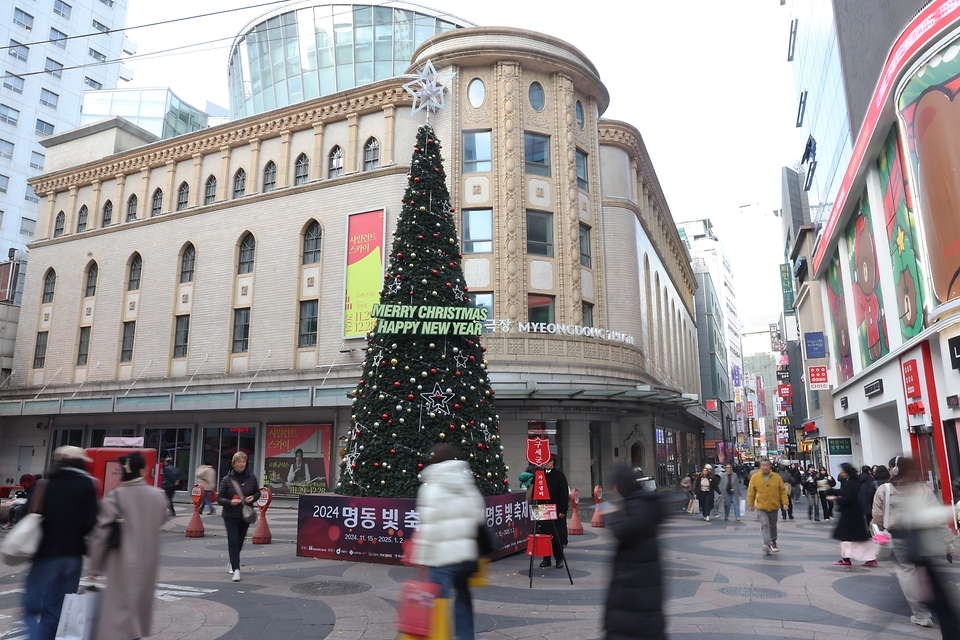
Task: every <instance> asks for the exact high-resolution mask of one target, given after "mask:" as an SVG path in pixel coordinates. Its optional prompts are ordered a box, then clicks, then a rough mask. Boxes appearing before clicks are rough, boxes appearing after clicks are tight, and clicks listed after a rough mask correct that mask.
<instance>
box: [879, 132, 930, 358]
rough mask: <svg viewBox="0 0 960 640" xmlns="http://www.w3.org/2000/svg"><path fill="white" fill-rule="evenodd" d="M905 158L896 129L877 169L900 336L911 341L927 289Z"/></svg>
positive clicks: (922, 317) (919, 328) (919, 322)
mask: <svg viewBox="0 0 960 640" xmlns="http://www.w3.org/2000/svg"><path fill="white" fill-rule="evenodd" d="M901 157H902V156H901V153H900V143H899V141H898V140H897V128H896V127H893V128H891V130H890V135H888V136H887V139H886V141H885V142H884V143H883V150H882V151H881V152H880V157H879V158H877V168H878V169H880V188H881V190H882V191H883V213H884V218H885V220H886V229H887V242H888V245H889V249H890V258H891V262H892V263H893V280H894V282H895V283H896V288H897V295H896V300H897V310H898V312H899V315H900V334H901V335H902V336H903V339H904V340H909V339H910V338H912V337H913V336H915V335H917V334H918V333H920V332H921V331H922V330H923V326H924V321H925V312H924V286H923V269H922V268H921V265H920V252H919V251H918V249H917V237H918V235H917V220H916V214H915V212H914V211H913V210H912V209H913V207H912V206H911V205H912V202H910V201H908V199H907V196H908V191H907V184H906V180H905V179H904V174H903V164H902V163H901ZM910 200H912V198H911V199H910Z"/></svg>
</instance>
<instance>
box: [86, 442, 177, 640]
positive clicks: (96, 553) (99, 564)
mask: <svg viewBox="0 0 960 640" xmlns="http://www.w3.org/2000/svg"><path fill="white" fill-rule="evenodd" d="M117 462H119V463H120V467H121V469H122V470H123V475H121V477H120V484H119V485H118V486H117V487H116V488H115V489H114V490H113V491H110V492H109V493H107V495H105V496H104V497H103V501H102V502H101V503H100V515H99V516H98V517H97V526H96V528H95V529H94V531H93V535H92V536H91V538H90V554H89V555H90V565H89V571H90V573H91V575H94V576H95V575H97V574H103V575H105V576H106V577H107V587H106V590H105V591H104V592H103V596H102V599H101V601H100V616H99V618H98V619H97V629H96V634H95V635H94V636H93V637H94V640H130V639H131V638H143V637H145V636H148V635H150V622H151V619H152V617H153V603H154V600H155V595H154V594H155V591H156V582H157V571H158V565H159V563H160V527H162V526H163V524H164V523H165V522H166V520H167V500H166V498H165V497H164V495H163V493H161V492H160V491H157V490H156V488H155V487H151V486H150V485H148V484H147V483H146V481H145V480H144V478H145V477H146V475H147V461H146V459H145V458H144V457H143V454H142V453H140V452H139V451H134V452H132V453H128V454H126V455H123V456H120V458H119V459H118V460H117ZM118 519H119V520H122V524H121V528H120V546H119V547H114V548H110V545H109V544H108V540H109V539H110V537H111V533H112V531H113V528H114V523H115V522H117V520H118Z"/></svg>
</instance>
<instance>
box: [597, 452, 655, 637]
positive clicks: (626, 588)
mask: <svg viewBox="0 0 960 640" xmlns="http://www.w3.org/2000/svg"><path fill="white" fill-rule="evenodd" d="M639 476H640V473H639V472H637V471H635V470H634V469H632V468H630V467H629V466H626V465H622V466H620V467H618V468H617V470H616V472H615V474H614V479H615V481H616V486H617V491H618V492H619V493H620V495H621V496H623V504H622V505H621V507H620V509H619V510H618V511H616V512H614V513H612V514H610V516H609V518H608V520H607V528H608V529H609V530H610V531H612V532H613V535H614V536H616V538H617V551H616V554H615V555H614V557H613V575H612V577H611V578H610V586H609V588H608V589H607V599H606V604H605V611H604V616H603V627H604V629H605V630H606V636H605V637H606V640H628V639H633V638H657V639H664V638H666V637H667V636H666V632H665V628H666V623H665V621H664V617H663V587H662V584H663V577H662V575H661V570H660V549H659V546H658V544H657V528H658V527H659V526H660V523H661V522H662V521H663V519H664V508H663V502H662V500H661V499H660V495H659V494H658V493H656V492H654V491H644V490H643V488H642V486H641V485H640V483H639V482H638V480H639Z"/></svg>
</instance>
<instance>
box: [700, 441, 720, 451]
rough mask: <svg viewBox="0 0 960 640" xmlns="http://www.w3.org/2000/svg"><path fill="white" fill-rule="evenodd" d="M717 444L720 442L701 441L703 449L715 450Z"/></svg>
mask: <svg viewBox="0 0 960 640" xmlns="http://www.w3.org/2000/svg"><path fill="white" fill-rule="evenodd" d="M718 442H721V441H720V440H704V441H703V448H704V449H716V448H717V443H718Z"/></svg>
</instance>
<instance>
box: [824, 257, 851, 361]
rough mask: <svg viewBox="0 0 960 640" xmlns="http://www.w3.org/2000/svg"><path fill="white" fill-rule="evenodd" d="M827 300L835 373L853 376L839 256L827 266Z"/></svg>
mask: <svg viewBox="0 0 960 640" xmlns="http://www.w3.org/2000/svg"><path fill="white" fill-rule="evenodd" d="M827 302H828V303H829V305H830V321H831V322H830V325H831V327H832V329H833V332H832V333H833V347H834V348H833V352H834V353H835V354H836V360H835V362H836V365H837V375H838V376H839V377H840V379H841V380H849V379H850V378H852V377H853V357H852V356H851V354H850V325H849V324H848V323H847V296H846V294H845V293H844V289H843V274H842V273H841V271H840V256H839V255H835V256H834V257H833V260H831V261H830V266H829V267H827Z"/></svg>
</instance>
